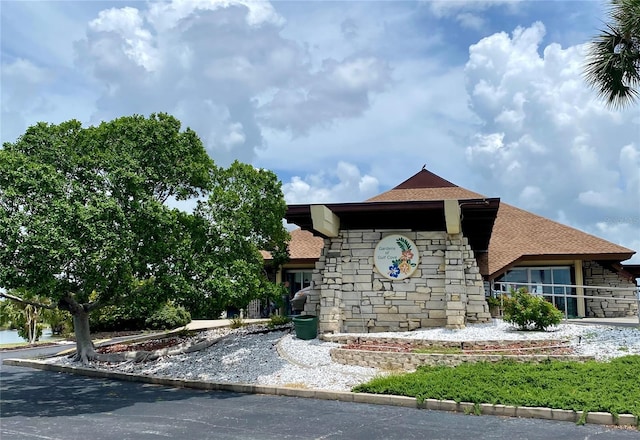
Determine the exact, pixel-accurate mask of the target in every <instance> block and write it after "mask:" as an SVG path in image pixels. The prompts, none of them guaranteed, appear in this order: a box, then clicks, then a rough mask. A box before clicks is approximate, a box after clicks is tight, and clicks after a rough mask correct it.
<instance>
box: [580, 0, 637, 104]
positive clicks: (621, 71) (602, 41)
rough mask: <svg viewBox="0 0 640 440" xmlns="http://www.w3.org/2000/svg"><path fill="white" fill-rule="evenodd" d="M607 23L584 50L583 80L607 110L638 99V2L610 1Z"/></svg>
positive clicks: (631, 0)
mask: <svg viewBox="0 0 640 440" xmlns="http://www.w3.org/2000/svg"><path fill="white" fill-rule="evenodd" d="M609 3H610V4H609V22H608V23H607V27H606V29H603V30H601V31H600V34H599V35H597V36H596V37H595V38H594V39H593V41H592V42H591V44H590V45H589V47H588V54H587V62H586V65H585V75H586V79H587V81H588V82H589V84H591V86H592V87H593V88H594V89H596V91H597V92H598V94H599V95H600V97H601V98H603V99H604V100H605V101H606V103H607V104H608V105H609V106H611V107H614V108H616V107H625V106H631V105H633V104H634V102H635V101H637V100H638V98H639V97H640V0H610V2H609Z"/></svg>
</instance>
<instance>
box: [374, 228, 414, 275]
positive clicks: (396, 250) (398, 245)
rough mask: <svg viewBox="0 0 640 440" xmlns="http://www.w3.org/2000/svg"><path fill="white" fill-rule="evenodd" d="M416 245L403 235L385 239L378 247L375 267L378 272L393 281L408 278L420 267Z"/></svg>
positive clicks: (375, 254)
mask: <svg viewBox="0 0 640 440" xmlns="http://www.w3.org/2000/svg"><path fill="white" fill-rule="evenodd" d="M418 259H419V255H418V250H417V249H416V245H415V244H414V243H413V242H412V241H411V240H410V239H408V238H407V237H404V236H402V235H397V234H395V235H389V236H386V237H384V238H383V239H382V240H380V242H379V243H378V245H377V246H376V249H375V253H374V261H375V266H376V268H377V269H378V272H379V273H380V274H381V275H383V276H384V277H386V278H389V279H392V280H402V279H404V278H408V277H410V276H411V274H412V273H413V272H414V271H415V269H416V267H417V265H418Z"/></svg>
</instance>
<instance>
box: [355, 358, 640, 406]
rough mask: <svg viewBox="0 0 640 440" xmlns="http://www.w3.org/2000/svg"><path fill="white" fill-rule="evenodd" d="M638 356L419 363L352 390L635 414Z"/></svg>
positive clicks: (638, 395) (639, 395) (639, 400)
mask: <svg viewBox="0 0 640 440" xmlns="http://www.w3.org/2000/svg"><path fill="white" fill-rule="evenodd" d="M638 371H640V356H638V355H635V356H625V357H621V358H616V359H614V360H612V361H610V362H596V361H588V362H585V363H578V362H560V361H549V362H545V363H541V364H532V363H516V362H513V361H507V360H505V361H501V362H498V363H484V362H482V363H476V364H462V365H460V366H458V367H455V368H451V367H444V366H441V367H420V368H418V370H417V371H416V372H414V373H407V374H399V375H392V376H383V377H377V378H375V379H373V380H371V381H370V382H368V383H365V384H362V385H358V386H356V387H355V388H354V389H353V391H355V392H363V393H376V394H392V395H401V396H410V397H416V398H417V399H418V400H419V401H420V402H422V401H424V399H441V400H454V401H456V402H473V403H489V404H501V405H513V406H540V407H548V408H558V409H569V410H574V411H576V412H580V411H583V410H587V411H603V412H608V413H611V414H614V415H618V414H634V415H636V416H640V381H638V379H637V377H638Z"/></svg>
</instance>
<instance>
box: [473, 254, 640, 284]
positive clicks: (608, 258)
mask: <svg viewBox="0 0 640 440" xmlns="http://www.w3.org/2000/svg"><path fill="white" fill-rule="evenodd" d="M633 254H635V252H631V253H601V254H599V253H590V254H543V255H542V254H540V255H522V256H520V257H519V258H517V259H516V260H514V261H512V262H511V263H509V264H508V265H506V266H503V267H501V268H500V269H498V270H496V271H494V272H493V273H491V274H489V275H488V276H487V278H488V279H490V280H493V279H495V278H497V277H499V276H500V275H502V274H504V273H505V272H507V271H508V270H510V269H513V268H514V267H518V266H524V265H527V264H531V265H536V263H539V264H541V263H543V262H545V261H567V262H571V263H573V262H574V261H576V260H581V261H596V262H598V263H605V262H606V264H608V265H613V264H616V263H617V265H618V266H620V268H621V270H622V267H623V265H621V264H620V262H621V261H624V260H628V259H629V258H631V257H632V256H633ZM612 267H613V266H612ZM481 273H482V271H481Z"/></svg>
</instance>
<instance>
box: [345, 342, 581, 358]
mask: <svg viewBox="0 0 640 440" xmlns="http://www.w3.org/2000/svg"><path fill="white" fill-rule="evenodd" d="M342 348H346V349H351V350H367V351H385V352H393V353H412V352H416V351H418V350H420V349H425V350H427V351H425V352H428V353H433V354H438V352H439V351H440V352H442V353H445V354H452V350H451V347H445V346H443V347H434V346H433V345H429V346H427V345H425V346H420V345H419V344H416V343H415V342H413V343H412V342H382V341H364V342H359V343H354V344H347V345H343V346H342ZM461 354H502V355H533V354H546V355H567V354H573V348H572V347H570V346H568V345H566V344H558V342H557V341H549V342H539V343H535V344H531V343H530V342H513V343H507V344H505V343H504V342H503V343H501V344H496V345H484V346H483V347H482V348H476V347H473V348H464V343H462V344H461Z"/></svg>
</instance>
